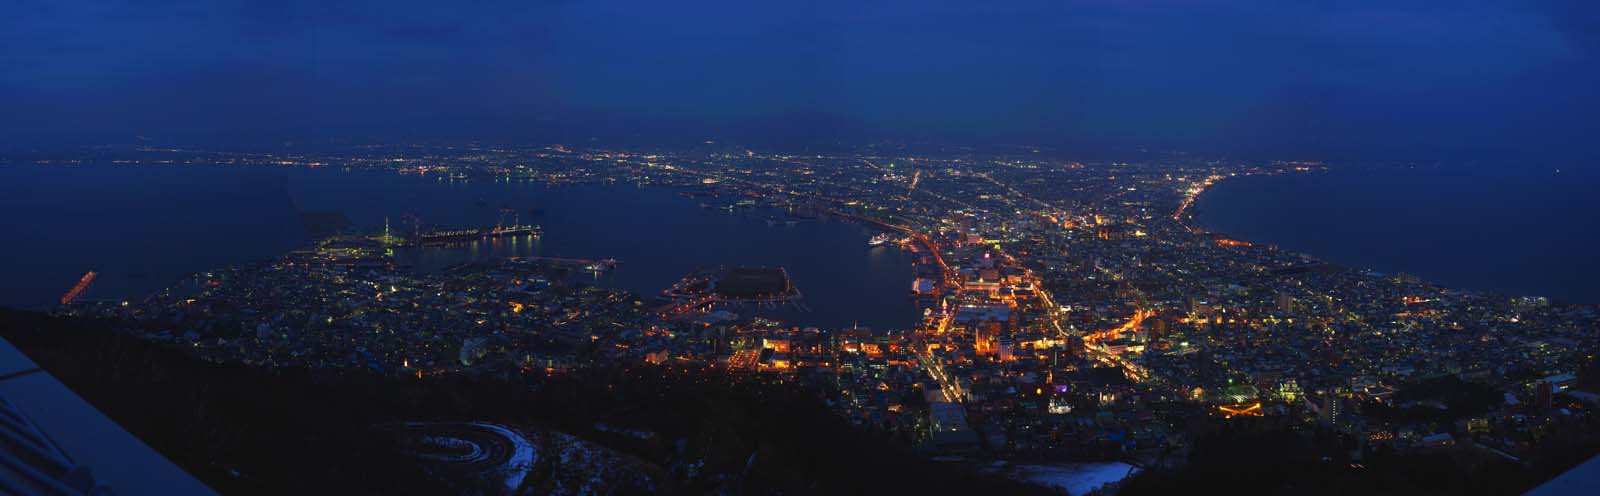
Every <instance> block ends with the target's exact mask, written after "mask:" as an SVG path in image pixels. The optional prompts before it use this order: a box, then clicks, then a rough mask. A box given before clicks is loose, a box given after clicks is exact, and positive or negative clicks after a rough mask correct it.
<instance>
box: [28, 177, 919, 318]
mask: <svg viewBox="0 0 1600 496" xmlns="http://www.w3.org/2000/svg"><path fill="white" fill-rule="evenodd" d="M502 207H507V208H515V209H516V210H517V211H519V212H520V215H521V220H522V221H524V222H525V223H533V224H540V225H542V227H543V228H544V231H545V234H544V236H543V237H542V238H538V239H535V238H531V237H528V238H520V239H514V240H502V241H499V242H495V243H487V242H485V243H475V244H472V245H469V246H465V247H457V248H450V249H428V250H427V251H425V252H422V253H417V252H405V251H402V252H400V253H399V254H398V256H399V258H400V259H401V260H402V261H404V262H411V263H414V264H415V265H416V266H417V267H418V268H419V269H422V270H429V269H432V268H437V267H441V266H445V265H449V264H453V263H458V262H461V261H466V260H469V259H471V258H473V257H480V258H481V257H490V256H511V255H522V256H529V255H538V256H555V257H571V258H587V259H598V258H616V259H617V260H619V261H620V265H619V266H618V267H617V269H616V270H614V271H613V272H612V273H610V274H608V275H605V276H602V277H600V278H599V280H598V281H597V282H598V283H599V284H601V285H604V286H608V287H616V288H620V289H625V290H628V291H632V292H634V293H636V294H639V295H640V296H642V297H644V298H646V299H647V300H648V299H649V298H651V297H652V296H654V295H655V294H656V293H657V292H659V291H660V290H661V289H663V288H665V287H667V286H668V285H670V284H671V283H672V282H674V281H676V280H677V279H678V278H680V277H682V276H683V275H685V274H686V273H688V272H689V271H692V270H694V269H697V268H711V267H716V266H718V265H722V264H727V265H768V266H783V267H785V268H787V269H788V270H789V273H790V276H791V277H792V278H793V279H794V283H795V286H796V287H798V288H799V289H800V290H801V291H802V292H803V293H804V294H805V300H804V301H805V304H806V306H808V307H809V308H810V309H811V311H809V312H799V311H795V310H792V309H788V310H778V311H768V310H762V311H760V313H762V314H773V315H774V316H777V317H780V318H785V320H786V321H788V322H791V323H793V324H796V325H818V326H825V327H844V326H850V325H853V324H856V323H859V324H860V325H862V326H870V327H874V328H878V329H893V328H906V327H909V326H911V325H913V324H914V323H915V322H916V321H917V319H918V318H919V317H920V310H919V309H918V308H917V306H916V305H915V304H914V303H913V302H912V301H910V299H909V298H908V293H909V289H910V286H911V280H912V278H913V277H914V275H913V270H912V261H913V260H912V258H911V256H910V255H909V254H906V253H903V252H900V251H899V250H897V249H894V248H890V247H879V248H871V249H869V248H868V247H867V244H866V240H867V238H869V237H870V236H871V235H872V234H873V233H874V231H873V230H871V229H869V228H867V227H865V226H862V225H858V224H853V223H847V222H842V221H838V220H831V219H821V220H815V221H806V222H801V223H799V224H797V225H793V226H786V225H784V224H782V223H779V224H778V225H776V226H772V225H768V223H767V222H766V221H765V218H766V217H767V216H769V215H781V212H776V211H771V212H764V211H760V210H757V211H754V212H745V211H739V212H728V211H724V210H714V209H704V208H700V207H699V200H695V199H689V198H684V197H682V196H680V195H678V194H677V192H676V191H674V190H671V189H665V188H648V187H647V188H638V187H635V186H632V185H619V186H598V185H580V186H561V187H548V186H545V185H543V184H529V183H522V182H496V181H492V180H479V179H475V180H472V181H455V182H452V181H449V180H446V179H443V178H439V177H435V176H428V177H421V176H408V175H400V174H396V173H393V172H389V171H345V170H339V169H334V168H318V169H308V168H262V167H218V166H154V165H142V166H112V165H81V166H36V165H10V166H0V218H3V219H5V222H6V226H5V231H6V232H7V233H9V235H8V236H7V237H6V241H5V243H4V244H3V245H0V272H4V274H5V280H4V283H3V285H0V305H5V306H16V307H29V308H48V307H49V306H50V305H52V304H53V302H54V301H55V300H56V299H57V298H59V297H60V295H61V294H63V293H64V292H66V290H67V289H68V288H70V287H71V286H72V285H73V284H74V283H75V282H77V280H78V278H79V277H81V276H82V275H83V273H84V272H85V271H88V270H96V271H99V272H100V277H99V278H98V279H97V280H96V282H95V283H94V285H93V286H92V287H91V289H90V290H89V291H88V292H87V294H86V295H85V297H87V298H114V299H124V298H138V297H140V296H142V295H146V294H149V293H151V292H153V291H157V290H159V289H161V288H163V287H166V286H169V285H171V284H172V283H174V282H176V281H177V280H179V279H181V278H183V277H184V276H186V275H188V274H191V273H194V272H198V271H204V270H210V269H216V268H221V267H225V266H228V265H233V264H239V263H247V262H252V261H257V260H264V259H268V258H271V257H274V256H277V255H280V254H283V253H285V252H287V251H289V250H292V249H294V248H296V247H299V246H303V245H305V244H306V243H307V242H308V241H309V240H310V238H309V237H308V235H307V233H306V232H305V229H304V227H303V226H302V223H301V221H300V218H299V215H298V214H299V213H301V212H320V211H336V212H341V213H344V214H345V215H346V216H348V217H349V218H350V220H351V221H352V222H353V223H354V224H355V225H356V226H358V227H364V228H381V227H382V226H383V225H384V221H385V218H387V219H388V220H389V222H390V224H391V225H392V226H394V227H393V228H394V229H396V230H400V229H403V226H404V225H405V224H404V222H403V220H402V217H403V216H404V215H406V214H408V213H409V214H413V215H416V216H418V217H421V219H422V220H423V222H425V223H431V224H440V225H446V226H478V225H492V224H495V223H496V222H497V221H498V219H499V217H500V215H501V213H500V209H501V208H502ZM531 208H542V209H543V210H544V213H543V214H542V215H538V216H534V215H532V214H531V213H530V212H529V209H531ZM735 311H739V312H740V313H745V312H756V311H757V309H755V308H754V307H745V308H743V309H737V308H736V309H735Z"/></svg>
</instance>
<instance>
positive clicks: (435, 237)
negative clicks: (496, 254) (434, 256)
mask: <svg viewBox="0 0 1600 496" xmlns="http://www.w3.org/2000/svg"><path fill="white" fill-rule="evenodd" d="M541 234H544V230H543V229H541V228H540V227H539V226H534V225H510V226H491V227H470V228H463V229H442V230H436V231H426V232H419V233H417V234H416V235H415V236H413V237H412V240H411V242H412V244H415V245H441V244H451V243H464V242H468V241H474V240H479V239H492V238H505V237H512V236H539V235H541Z"/></svg>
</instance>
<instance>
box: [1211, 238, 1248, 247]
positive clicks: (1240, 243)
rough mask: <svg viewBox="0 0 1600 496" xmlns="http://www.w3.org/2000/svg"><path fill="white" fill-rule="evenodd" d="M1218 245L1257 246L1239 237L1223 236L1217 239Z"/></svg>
mask: <svg viewBox="0 0 1600 496" xmlns="http://www.w3.org/2000/svg"><path fill="white" fill-rule="evenodd" d="M1217 246H1226V247H1229V248H1240V247H1247V246H1255V245H1252V244H1250V242H1249V241H1240V240H1237V239H1227V238H1222V239H1218V240H1217Z"/></svg>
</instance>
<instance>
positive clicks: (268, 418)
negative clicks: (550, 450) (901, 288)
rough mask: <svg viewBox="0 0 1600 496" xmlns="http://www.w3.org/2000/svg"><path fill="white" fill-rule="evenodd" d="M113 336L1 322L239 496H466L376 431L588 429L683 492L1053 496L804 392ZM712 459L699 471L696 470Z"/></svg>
mask: <svg viewBox="0 0 1600 496" xmlns="http://www.w3.org/2000/svg"><path fill="white" fill-rule="evenodd" d="M113 324H114V323H111V322H102V321H88V320H79V319H63V318H55V317H50V316H46V315H42V314H37V313H29V312H18V311H12V310H0V335H3V336H4V337H5V338H6V339H7V340H9V341H11V342H12V344H14V345H16V346H17V347H18V348H20V349H22V350H23V351H24V352H25V353H27V354H28V356H29V357H31V358H32V359H33V360H34V361H36V362H38V363H39V365H40V366H41V367H43V368H44V369H45V370H47V371H49V372H50V373H51V374H52V375H54V376H55V377H57V378H58V379H60V380H61V381H62V382H64V383H66V384H67V386H69V387H71V388H72V389H73V390H74V391H76V392H77V393H78V394H79V395H81V396H83V397H84V398H85V399H87V400H88V401H89V402H90V403H92V404H94V405H95V406H96V407H97V408H99V409H100V410H101V411H102V412H104V413H105V414H106V415H107V416H109V417H111V418H112V419H113V420H116V421H117V422H118V423H119V424H121V425H122V426H123V427H125V428H127V429H128V430H129V431H131V432H132V433H133V434H135V435H137V436H138V437H139V438H140V439H143V440H144V441H145V442H146V443H149V444H150V445H151V446H152V447H154V448H156V449H157V450H158V451H160V452H161V453H163V454H164V455H166V456H167V457H168V458H170V459H172V460H173V461H174V462H175V463H177V464H178V465H180V466H181V467H183V468H184V469H186V470H188V471H189V472H190V473H192V474H194V475H195V476H196V477H198V478H199V479H201V480H202V481H203V482H205V483H206V484H208V485H210V486H211V487H213V488H215V489H217V490H218V491H221V492H223V493H224V494H327V493H341V494H356V493H364V494H379V493H381V494H438V493H448V492H451V489H450V486H448V485H446V483H445V482H444V481H439V480H434V479H431V478H429V477H428V476H425V475H423V471H422V467H420V466H419V465H418V464H416V463H415V462H413V461H412V460H410V459H408V458H405V457H403V456H401V455H399V454H398V450H397V445H396V441H395V440H394V439H392V438H391V437H390V436H389V435H388V434H385V433H383V431H381V430H377V429H373V428H372V427H373V426H375V425H381V424H385V423H390V422H399V421H417V420H432V421H491V422H500V423H505V424H510V425H516V426H522V427H525V428H530V429H536V430H539V429H544V430H552V431H560V432H566V433H570V434H574V435H577V436H579V437H580V438H584V439H587V440H590V441H592V442H595V443H597V444H599V445H602V446H605V447H608V448H612V449H615V450H618V451H620V452H622V453H624V454H625V455H630V456H632V457H636V458H638V459H639V460H640V461H642V462H644V464H645V465H646V466H651V467H654V468H659V469H660V470H654V468H652V470H650V471H651V472H652V473H653V475H656V476H657V477H658V479H657V480H658V482H659V485H658V489H659V490H661V491H662V492H667V493H679V494H700V493H718V492H721V493H731V494H769V493H778V492H782V493H789V494H864V493H885V492H887V493H891V494H908V493H937V494H944V493H981V494H1026V493H1047V491H1045V490H1043V489H1041V488H1039V487H1037V486H1031V485H1025V484H1021V483H1017V482H1013V481H1009V480H1006V479H1003V478H1000V477H998V476H990V475H983V474H979V473H977V472H976V471H975V470H973V468H972V467H969V466H965V465H957V464H948V463H938V462H933V461H931V460H928V459H926V458H924V457H922V456H919V455H917V454H916V453H914V452H912V450H911V448H910V447H908V446H906V445H905V444H904V443H903V442H897V441H894V440H892V439H889V438H887V437H884V436H882V435H879V434H874V433H870V432H867V431H864V430H862V429H859V428H855V427H853V426H851V425H849V424H848V423H847V422H845V421H844V420H843V419H840V418H839V417H837V416H836V415H833V414H832V413H831V412H829V411H828V410H827V408H826V407H825V406H824V405H823V404H822V403H821V401H819V400H818V399H817V398H816V396H814V395H813V394H812V393H809V392H807V391H806V390H804V388H802V387H800V386H796V385H792V384H765V383H760V382H756V381H749V380H747V379H740V378H733V377H728V376H726V375H724V374H721V373H720V372H715V371H707V370H700V369H697V368H685V367H653V366H643V365H632V364H618V365H616V366H613V367H603V368H595V369H591V370H585V371H581V372H574V373H567V374H557V375H549V376H546V375H544V374H540V373H520V372H512V373H507V374H502V375H500V376H499V377H494V378H483V377H478V378H471V377H464V376H454V375H452V376H442V377H429V378H426V379H420V380H419V379H409V378H395V377H387V376H380V375H377V374H373V373H370V372H367V371H364V370H306V369H268V368H258V367H247V366H243V365H238V364H217V363H211V362H207V361H204V360H201V359H199V358H198V357H196V356H195V355H194V354H192V353H189V352H186V351H185V350H182V349H179V348H175V347H172V346H169V345H164V344H159V343H153V342H148V341H144V340H142V339H139V338H135V337H132V336H128V335H125V334H122V333H118V332H114V331H113V329H112V328H113ZM597 423H606V424H609V425H614V426H619V427H624V428H629V429H638V430H645V431H650V432H654V433H656V435H655V436H653V437H646V438H639V437H631V436H628V435H624V434H618V433H614V432H608V431H606V430H601V429H598V428H597V426H596V424H597ZM702 460H703V465H701V466H699V467H698V468H697V469H696V470H695V475H693V476H690V475H689V473H688V471H686V470H682V467H685V466H687V465H688V464H690V463H693V462H697V461H702ZM669 474H670V475H669Z"/></svg>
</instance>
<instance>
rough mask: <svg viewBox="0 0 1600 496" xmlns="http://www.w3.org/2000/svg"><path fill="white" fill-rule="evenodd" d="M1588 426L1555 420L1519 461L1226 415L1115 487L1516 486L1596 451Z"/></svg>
mask: <svg viewBox="0 0 1600 496" xmlns="http://www.w3.org/2000/svg"><path fill="white" fill-rule="evenodd" d="M1589 422H1591V423H1592V421H1589ZM1596 429H1600V426H1597V425H1590V424H1585V423H1583V422H1573V423H1569V424H1563V425H1561V426H1559V427H1558V432H1551V433H1549V435H1548V436H1547V437H1546V438H1545V440H1544V441H1543V442H1541V444H1540V445H1539V446H1538V449H1537V450H1536V452H1535V453H1534V455H1533V456H1532V457H1530V458H1527V459H1524V460H1522V461H1521V462H1520V463H1519V462H1512V461H1510V460H1507V459H1503V458H1498V457H1495V456H1493V455H1490V454H1488V453H1486V452H1478V453H1475V454H1473V455H1470V456H1463V453H1462V452H1461V451H1460V449H1468V450H1470V448H1460V449H1456V450H1444V449H1441V450H1421V451H1406V452H1394V451H1392V450H1388V449H1376V450H1374V449H1372V448H1370V447H1366V446H1362V445H1361V444H1360V443H1358V442H1357V441H1356V440H1355V439H1354V438H1352V437H1350V436H1348V435H1344V434H1340V433H1337V432H1334V431H1329V430H1321V429H1303V430H1300V429H1291V428H1289V427H1287V426H1285V425H1282V424H1281V423H1279V422H1274V421H1272V420H1271V419H1230V420H1228V421H1225V422H1222V423H1221V427H1220V428H1219V429H1216V430H1213V431H1211V432H1210V433H1208V434H1205V435H1202V436H1200V437H1199V438H1198V439H1196V441H1195V442H1194V444H1193V446H1192V450H1191V451H1190V452H1189V455H1188V457H1187V459H1186V461H1185V463H1183V464H1182V465H1181V466H1179V467H1177V468H1167V469H1153V470H1147V471H1144V472H1141V473H1140V474H1138V475H1136V476H1134V477H1132V478H1130V479H1128V480H1127V481H1124V482H1123V483H1122V486H1121V491H1120V492H1119V494H1121V495H1123V496H1140V495H1146V494H1175V493H1179V492H1196V491H1198V492H1199V493H1201V494H1213V493H1226V492H1235V491H1240V492H1248V493H1250V494H1282V495H1296V496H1301V495H1312V494H1328V495H1335V494H1338V495H1343V494H1368V495H1375V494H1395V495H1416V494H1485V495H1489V494H1493V495H1510V494H1522V493H1524V492H1527V491H1528V490H1529V489H1532V488H1533V487H1534V486H1537V485H1538V484H1540V483H1541V482H1543V481H1546V480H1548V479H1550V478H1552V477H1555V476H1556V475H1559V474H1560V473H1561V472H1562V471H1564V470H1567V469H1569V468H1571V467H1573V466H1575V465H1577V464H1578V463H1580V462H1582V461H1584V460H1586V459H1588V458H1589V457H1591V456H1594V455H1595V454H1596V453H1600V438H1597V437H1596V436H1595V435H1594V434H1593V433H1594V432H1596ZM1462 442H1470V441H1468V440H1463V441H1462ZM1356 453H1359V454H1360V456H1359V457H1357V456H1355V455H1356Z"/></svg>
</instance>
